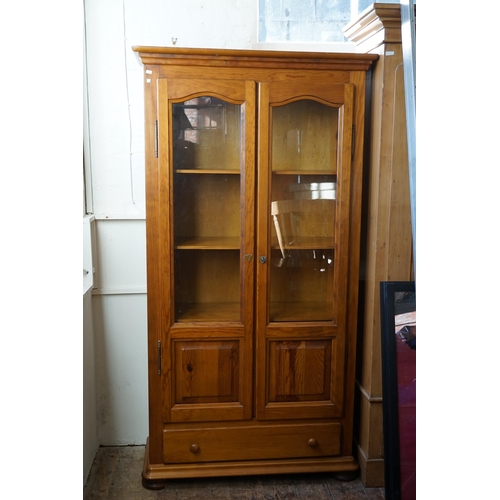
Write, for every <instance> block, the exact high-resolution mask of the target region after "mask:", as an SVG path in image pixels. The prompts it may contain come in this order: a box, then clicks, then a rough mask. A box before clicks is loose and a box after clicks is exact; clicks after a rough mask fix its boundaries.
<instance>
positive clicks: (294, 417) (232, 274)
mask: <svg viewBox="0 0 500 500" xmlns="http://www.w3.org/2000/svg"><path fill="white" fill-rule="evenodd" d="M134 50H135V51H137V52H138V53H139V55H140V57H141V59H142V62H143V64H144V68H145V73H144V85H145V111H146V118H145V120H146V132H145V141H146V177H147V178H146V189H147V193H146V199H147V202H146V209H147V213H146V217H147V219H146V222H147V265H148V267H147V269H148V270H147V279H148V332H149V333H148V346H149V347H148V352H149V433H150V434H149V438H148V444H147V451H146V456H145V462H144V471H143V483H144V485H145V486H146V487H148V488H161V487H163V486H164V484H165V481H167V480H168V479H169V478H180V477H200V476H225V475H239V474H271V473H294V472H316V471H318V472H319V471H323V472H325V471H331V472H335V473H337V474H343V473H344V474H348V475H349V474H352V473H353V472H356V473H357V469H358V465H357V463H356V461H355V459H354V458H353V411H354V375H355V349H356V323H357V290H358V270H359V269H358V268H359V244H360V224H361V184H362V155H363V133H364V130H363V129H364V113H365V93H366V83H365V82H366V72H367V70H369V68H370V65H371V63H372V62H373V61H374V60H375V59H376V58H377V56H374V55H352V54H314V53H293V52H287V53H282V52H267V51H259V52H253V51H243V50H240V51H238V50H215V49H204V50H202V49H200V50H196V49H183V48H159V47H135V48H134ZM325 186H334V187H335V190H333V189H331V190H332V192H333V191H334V192H335V193H334V195H333V194H332V195H331V196H330V197H329V199H328V196H326V198H327V199H326V200H325V199H323V198H325V196H324V193H314V194H313V192H314V191H321V188H322V187H325ZM304 188H305V189H304ZM304 191H305V192H306V195H305V196H304ZM307 193H309V194H307ZM304 197H305V198H306V199H305V200H304V199H302V198H304ZM281 209H283V210H285V211H286V212H287V213H288V216H289V217H290V214H292V216H293V217H294V221H293V222H294V224H293V227H294V231H295V239H294V240H290V241H287V244H286V245H284V244H283V243H282V244H281V246H280V243H279V241H278V233H276V229H275V228H276V227H277V226H276V221H275V220H274V219H273V216H278V215H279V216H281V215H282V214H281V213H280V212H281ZM277 225H278V227H279V221H278V224H277ZM282 227H283V231H284V232H283V233H282V234H281V235H285V236H286V228H285V226H282ZM297 231H298V232H297ZM281 235H280V236H281ZM297 236H298V237H297Z"/></svg>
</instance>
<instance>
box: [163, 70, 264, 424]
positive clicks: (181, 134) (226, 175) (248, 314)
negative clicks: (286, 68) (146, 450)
mask: <svg viewBox="0 0 500 500" xmlns="http://www.w3.org/2000/svg"><path fill="white" fill-rule="evenodd" d="M255 96H256V91H255V83H254V82H252V81H236V82H234V81H228V80H205V79H189V80H183V79H177V80H175V79H174V80H169V79H167V78H160V79H159V80H158V131H159V133H158V141H159V142H158V161H159V172H160V184H161V188H160V193H161V196H160V200H161V201H160V213H161V220H162V222H163V224H164V225H163V227H161V228H159V231H158V238H159V239H160V246H161V247H162V248H166V249H167V251H166V252H165V254H164V255H165V258H164V260H163V261H162V262H161V264H160V268H161V272H163V273H164V275H165V277H166V279H165V282H166V283H167V286H165V287H164V289H163V290H159V291H158V293H160V294H162V297H163V303H164V304H165V305H166V307H167V308H168V311H166V313H167V314H166V325H165V331H164V334H163V344H162V349H163V351H162V352H161V359H162V369H161V374H162V375H161V376H162V387H163V400H162V420H163V422H181V421H186V422H188V421H189V422H193V421H214V420H217V421H219V420H241V419H248V418H251V416H252V383H253V382H252V376H253V372H252V367H253V361H252V360H253V354H252V352H253V311H254V300H253V296H254V293H253V287H254V262H253V260H252V259H249V258H247V256H248V255H252V256H253V253H254V240H253V238H252V234H253V233H254V190H255V181H254V177H255V112H256V110H255Z"/></svg>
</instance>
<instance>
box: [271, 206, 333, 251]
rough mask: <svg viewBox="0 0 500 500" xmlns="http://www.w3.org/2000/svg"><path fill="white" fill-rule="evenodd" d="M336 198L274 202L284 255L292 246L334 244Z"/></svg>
mask: <svg viewBox="0 0 500 500" xmlns="http://www.w3.org/2000/svg"><path fill="white" fill-rule="evenodd" d="M334 212H335V200H333V199H326V200H322V199H316V200H306V199H298V200H280V201H273V202H271V215H272V217H273V221H274V227H275V229H276V236H277V238H278V245H279V247H280V250H281V255H282V256H283V259H286V258H287V256H289V255H290V251H291V250H300V249H315V248H316V249H317V248H333V223H332V220H333V217H334Z"/></svg>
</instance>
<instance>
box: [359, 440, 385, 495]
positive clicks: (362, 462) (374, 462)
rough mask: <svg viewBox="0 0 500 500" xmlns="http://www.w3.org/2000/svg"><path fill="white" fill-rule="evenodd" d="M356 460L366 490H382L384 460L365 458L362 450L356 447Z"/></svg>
mask: <svg viewBox="0 0 500 500" xmlns="http://www.w3.org/2000/svg"><path fill="white" fill-rule="evenodd" d="M357 460H358V464H359V471H360V475H361V481H362V482H363V485H364V486H366V487H367V488H383V487H384V459H383V458H367V457H366V455H365V454H364V453H363V450H362V449H361V448H360V447H359V446H357Z"/></svg>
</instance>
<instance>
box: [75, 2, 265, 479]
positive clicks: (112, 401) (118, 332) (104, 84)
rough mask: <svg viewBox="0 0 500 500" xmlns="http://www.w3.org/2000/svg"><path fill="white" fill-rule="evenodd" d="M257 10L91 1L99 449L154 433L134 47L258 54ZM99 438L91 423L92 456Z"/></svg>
mask: <svg viewBox="0 0 500 500" xmlns="http://www.w3.org/2000/svg"><path fill="white" fill-rule="evenodd" d="M257 4H258V1H257V0H217V1H213V0H212V1H207V0H183V1H181V2H178V1H175V2H174V1H172V0H123V1H122V0H106V1H103V0H84V6H85V38H86V68H85V70H86V82H85V85H84V87H86V88H85V89H84V90H85V103H84V109H88V120H84V145H85V153H86V166H85V169H86V179H87V183H88V184H87V196H86V198H87V210H88V211H89V212H91V213H93V214H94V215H95V219H96V222H95V225H96V256H95V267H96V273H95V277H94V278H95V282H94V290H93V298H92V305H91V306H92V307H91V310H90V308H89V307H86V308H85V310H84V313H85V314H86V318H87V319H88V318H89V315H90V314H92V315H93V330H92V333H90V334H89V333H88V329H87V330H86V332H87V333H86V334H85V339H86V346H87V347H85V352H86V353H90V352H91V351H92V348H93V349H94V350H95V393H94V394H93V395H92V394H89V387H90V388H91V387H92V377H93V374H92V373H88V372H89V370H90V371H91V370H93V369H94V367H93V366H92V363H90V362H86V363H85V366H84V371H86V373H84V379H85V380H87V381H88V383H87V384H86V387H87V389H86V393H85V398H84V404H85V405H86V409H85V412H86V415H87V416H86V418H87V420H86V421H87V422H91V421H92V413H94V414H95V422H96V425H97V433H98V442H99V443H100V444H102V445H125V444H144V443H145V442H146V438H147V436H148V424H147V353H146V339H147V315H146V272H145V269H146V261H145V199H144V184H145V182H144V117H143V113H144V106H143V101H144V94H143V88H142V85H143V78H142V71H143V68H142V65H141V63H140V59H139V57H138V56H137V54H136V53H135V52H133V51H132V49H131V47H132V46H133V45H167V46H171V45H172V38H173V37H174V38H177V46H189V47H196V46H199V47H217V48H251V47H252V44H253V43H254V42H255V35H256V32H257ZM84 59H85V57H84ZM86 324H87V325H88V321H87V323H86ZM89 335H91V336H92V335H93V338H91V337H89ZM87 358H88V356H87ZM87 361H88V359H87ZM94 401H95V405H96V406H95V410H94V409H93V407H92V405H93V404H94ZM93 432H94V430H93V426H92V424H88V425H86V426H84V442H85V444H86V445H87V444H88V446H87V447H86V448H85V449H87V450H88V449H90V450H92V449H93V445H92V439H93ZM89 443H90V444H89ZM88 453H91V452H88ZM88 453H87V454H88ZM84 458H85V457H84ZM85 471H86V466H85V464H84V477H85V474H86V472H85Z"/></svg>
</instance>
